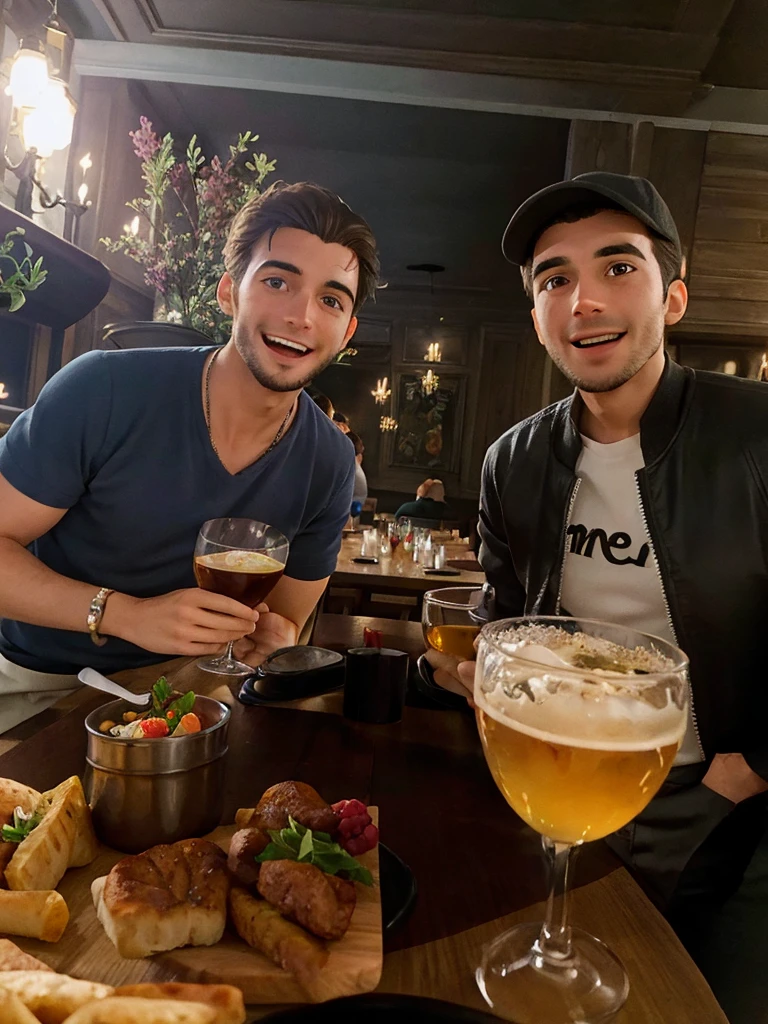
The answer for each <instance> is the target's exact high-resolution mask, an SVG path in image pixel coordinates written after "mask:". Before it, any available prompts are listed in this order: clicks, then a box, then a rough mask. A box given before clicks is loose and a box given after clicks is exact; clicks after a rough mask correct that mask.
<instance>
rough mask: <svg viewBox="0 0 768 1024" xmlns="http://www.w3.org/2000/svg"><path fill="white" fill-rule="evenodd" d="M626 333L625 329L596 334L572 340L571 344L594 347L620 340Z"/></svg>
mask: <svg viewBox="0 0 768 1024" xmlns="http://www.w3.org/2000/svg"><path fill="white" fill-rule="evenodd" d="M626 333H627V332H626V331H619V332H618V333H615V334H596V335H594V336H593V337H591V338H579V339H577V340H575V341H572V342H571V344H572V345H573V347H574V348H595V347H596V346H599V345H610V344H611V342H614V341H621V339H622V338H623V337H624V335H625V334H626Z"/></svg>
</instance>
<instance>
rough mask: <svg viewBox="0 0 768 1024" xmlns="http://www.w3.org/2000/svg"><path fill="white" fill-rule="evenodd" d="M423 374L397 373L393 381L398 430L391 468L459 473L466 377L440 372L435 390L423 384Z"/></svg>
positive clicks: (434, 368) (437, 369)
mask: <svg viewBox="0 0 768 1024" xmlns="http://www.w3.org/2000/svg"><path fill="white" fill-rule="evenodd" d="M429 368H430V367H429V364H427V365H425V368H424V371H423V373H422V372H420V373H400V374H398V375H397V376H396V378H395V389H394V390H395V394H396V402H395V413H394V416H395V419H396V420H397V431H396V432H395V437H394V442H393V445H392V461H391V465H393V466H402V467H408V468H413V469H425V470H429V471H430V473H433V474H436V473H439V472H441V471H442V472H448V473H451V472H453V473H455V472H458V470H459V460H460V456H461V433H462V424H463V422H464V392H465V378H464V377H462V376H459V375H451V374H443V373H439V372H438V371H439V365H438V366H437V367H434V366H433V367H431V369H432V370H433V373H435V374H436V376H437V380H438V383H437V387H435V388H434V389H433V390H431V391H430V390H428V389H427V388H425V387H424V385H423V377H424V375H425V374H426V372H427V369H429Z"/></svg>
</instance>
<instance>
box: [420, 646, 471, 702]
mask: <svg viewBox="0 0 768 1024" xmlns="http://www.w3.org/2000/svg"><path fill="white" fill-rule="evenodd" d="M416 669H417V671H416V675H415V677H414V678H415V682H416V689H417V690H418V691H419V693H420V694H421V696H422V697H426V698H428V699H429V700H430V701H431V702H432V703H433V704H436V705H437V706H438V707H441V708H451V710H453V711H471V710H472V709H471V708H470V706H469V704H467V698H466V697H462V696H461V695H460V694H458V693H451V691H450V690H444V689H443V687H442V686H438V685H437V683H436V682H435V679H434V675H433V673H432V666H431V665H430V664H429V662H428V661H427V659H426V657H425V656H424V655H423V654H422V655H421V657H420V658H419V660H418V661H417V662H416Z"/></svg>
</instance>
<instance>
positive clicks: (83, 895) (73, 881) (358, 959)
mask: <svg viewBox="0 0 768 1024" xmlns="http://www.w3.org/2000/svg"><path fill="white" fill-rule="evenodd" d="M368 811H369V813H370V815H371V817H372V819H373V821H374V822H375V823H378V809H377V808H375V807H369V808H368ZM236 831H237V828H236V826H235V825H228V826H223V827H221V828H218V829H216V830H215V832H212V833H211V834H210V835H209V836H206V838H207V839H210V840H212V841H213V842H215V843H218V845H219V846H221V847H222V849H224V850H225V851H226V850H228V848H229V842H230V839H231V838H232V835H233V834H234V833H235V832H236ZM123 856H124V854H121V853H117V852H116V851H115V850H110V849H108V848H107V847H102V849H101V852H100V853H99V856H98V857H97V858H96V860H95V861H94V862H93V863H92V864H89V865H88V867H85V868H77V869H75V870H71V871H68V872H67V873H66V875H65V876H64V878H63V879H62V880H61V882H60V883H59V886H58V890H59V892H60V893H61V894H62V896H63V897H64V898H65V900H66V901H67V905H68V906H69V913H70V921H69V924H68V925H67V929H66V931H65V932H64V935H63V936H62V938H61V939H60V940H59V941H58V942H56V943H50V942H39V941H37V940H34V939H23V938H15V937H14V936H11V938H12V939H13V941H14V942H16V943H17V944H18V945H19V946H20V947H21V948H22V949H25V950H26V951H27V952H28V953H32V954H33V955H34V956H37V957H39V958H40V959H41V960H43V961H44V962H45V963H47V964H49V965H50V966H51V967H53V968H54V970H56V971H59V972H60V973H62V974H69V975H72V976H73V977H75V978H85V979H87V980H88V981H101V982H104V983H105V984H108V985H115V986H117V985H127V984H133V983H135V982H141V981H186V982H220V983H224V984H228V985H237V987H238V988H240V989H242V992H243V996H244V998H245V1001H246V1003H307V1002H324V1001H325V1000H327V999H334V998H336V997H337V996H347V995H355V994H356V993H358V992H371V991H373V989H375V988H376V986H377V985H378V983H379V979H380V977H381V968H382V957H383V950H382V930H381V890H380V887H379V853H378V848H377V849H375V850H371V851H370V852H369V853H366V854H364V855H363V856H362V857H360V861H361V863H363V864H364V865H365V866H366V867H367V868H368V869H369V870H370V872H371V874H372V875H373V879H374V884H373V886H371V887H369V886H365V885H360V884H356V886H355V888H356V890H357V906H356V907H355V912H354V914H353V915H352V921H351V923H350V926H349V930H348V931H347V934H346V935H345V936H344V938H343V939H340V940H338V941H337V942H328V943H326V945H327V947H328V951H329V954H330V955H329V957H328V962H327V964H326V965H325V967H324V968H323V969H322V971H320V972H319V973H318V975H317V980H316V983H315V984H314V985H313V987H312V991H311V993H309V992H305V991H304V989H303V988H301V986H300V985H299V984H298V983H297V982H296V981H295V980H294V978H293V976H292V975H291V974H289V973H288V972H287V971H284V970H283V969H282V968H280V967H277V966H276V965H275V964H273V963H272V962H271V961H270V960H267V958H266V957H264V956H262V954H261V953H257V952H256V950H255V949H251V947H250V946H248V945H247V944H246V943H245V942H243V940H242V939H241V938H240V937H239V936H238V935H237V933H236V932H235V931H234V930H232V929H230V927H229V926H228V928H227V930H226V931H225V932H224V936H223V938H222V939H221V941H220V942H218V943H217V944H216V945H215V946H194V947H193V946H188V947H185V948H183V949H175V950H172V951H171V952H170V953H158V954H157V955H156V956H153V957H148V958H146V959H144V960H125V959H124V958H123V957H121V956H120V955H119V954H118V952H117V950H116V949H115V947H114V946H113V945H112V943H111V942H110V940H109V939H108V938H107V935H106V933H105V931H104V929H103V928H102V926H101V923H100V922H99V920H98V918H97V916H96V910H95V908H94V906H93V900H92V897H91V882H92V881H93V880H94V879H95V878H99V877H100V876H101V875H106V874H108V872H109V871H110V869H111V868H112V867H113V866H114V865H115V864H116V863H117V862H118V861H119V860H120V859H121V858H122V857H123Z"/></svg>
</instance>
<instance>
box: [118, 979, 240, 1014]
mask: <svg viewBox="0 0 768 1024" xmlns="http://www.w3.org/2000/svg"><path fill="white" fill-rule="evenodd" d="M115 995H116V996H131V997H134V998H141V999H179V1000H182V1001H184V1002H188V1003H202V1004H203V1005H204V1006H209V1007H211V1009H213V1010H215V1012H216V1016H215V1018H214V1024H244V1021H245V1002H244V1001H243V993H242V992H241V991H240V989H239V988H236V987H235V986H234V985H195V984H187V983H186V982H183V981H161V982H155V983H153V982H142V983H139V984H137V985H121V986H120V988H116V989H115Z"/></svg>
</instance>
